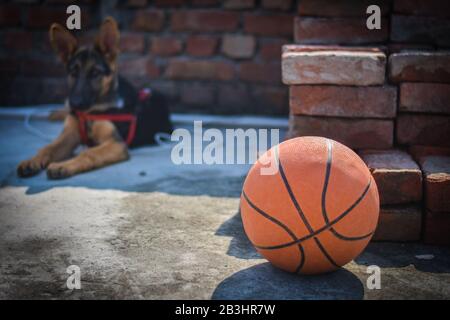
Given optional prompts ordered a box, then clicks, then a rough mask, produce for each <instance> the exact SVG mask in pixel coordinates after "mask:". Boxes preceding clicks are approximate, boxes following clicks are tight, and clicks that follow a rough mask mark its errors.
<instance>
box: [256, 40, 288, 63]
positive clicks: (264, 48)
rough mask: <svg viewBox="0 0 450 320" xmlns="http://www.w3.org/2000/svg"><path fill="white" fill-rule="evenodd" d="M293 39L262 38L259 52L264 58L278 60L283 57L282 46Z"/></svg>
mask: <svg viewBox="0 0 450 320" xmlns="http://www.w3.org/2000/svg"><path fill="white" fill-rule="evenodd" d="M289 42H291V41H289V40H287V39H286V40H285V39H278V40H260V43H259V54H260V55H261V58H262V59H264V60H276V61H280V59H281V48H282V47H283V45H285V44H287V43H289Z"/></svg>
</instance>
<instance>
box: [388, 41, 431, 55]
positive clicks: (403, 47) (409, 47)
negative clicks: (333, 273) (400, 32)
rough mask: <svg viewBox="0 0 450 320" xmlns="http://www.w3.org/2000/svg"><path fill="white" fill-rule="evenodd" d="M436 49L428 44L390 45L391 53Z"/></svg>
mask: <svg viewBox="0 0 450 320" xmlns="http://www.w3.org/2000/svg"><path fill="white" fill-rule="evenodd" d="M432 50H434V47H433V46H432V45H427V44H418V43H389V44H388V51H389V53H391V54H392V53H399V52H409V51H413V52H414V51H432Z"/></svg>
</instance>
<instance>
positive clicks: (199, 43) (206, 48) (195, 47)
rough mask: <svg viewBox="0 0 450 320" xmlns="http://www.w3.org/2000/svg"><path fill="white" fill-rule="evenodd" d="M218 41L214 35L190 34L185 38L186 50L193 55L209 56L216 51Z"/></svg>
mask: <svg viewBox="0 0 450 320" xmlns="http://www.w3.org/2000/svg"><path fill="white" fill-rule="evenodd" d="M218 42H219V41H218V38H217V37H214V36H208V35H192V36H189V38H188V40H187V44H186V52H187V54H189V55H191V56H195V57H209V56H212V55H213V54H214V53H215V52H216V48H217V44H218Z"/></svg>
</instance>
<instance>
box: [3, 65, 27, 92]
mask: <svg viewBox="0 0 450 320" xmlns="http://www.w3.org/2000/svg"><path fill="white" fill-rule="evenodd" d="M21 62H22V60H21V59H17V58H0V73H1V74H2V76H5V77H6V76H16V75H18V74H19V72H20V64H21ZM8 82H9V81H8ZM2 89H4V88H2Z"/></svg>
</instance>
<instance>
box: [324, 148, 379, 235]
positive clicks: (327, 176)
mask: <svg viewBox="0 0 450 320" xmlns="http://www.w3.org/2000/svg"><path fill="white" fill-rule="evenodd" d="M327 153H328V155H327V166H326V170H325V181H324V183H323V189H322V215H323V219H324V220H325V223H326V224H329V218H328V213H327V191H328V184H329V182H330V176H331V168H332V164H333V143H332V142H331V141H330V140H329V139H327ZM330 231H331V232H332V233H333V235H335V236H336V237H337V238H339V239H341V240H346V241H357V240H362V239H365V238H367V237H370V236H371V235H372V234H373V232H370V233H369V234H366V235H363V236H355V237H349V236H345V235H343V234H341V233H339V232H338V231H337V230H336V229H335V228H334V227H331V228H330Z"/></svg>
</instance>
